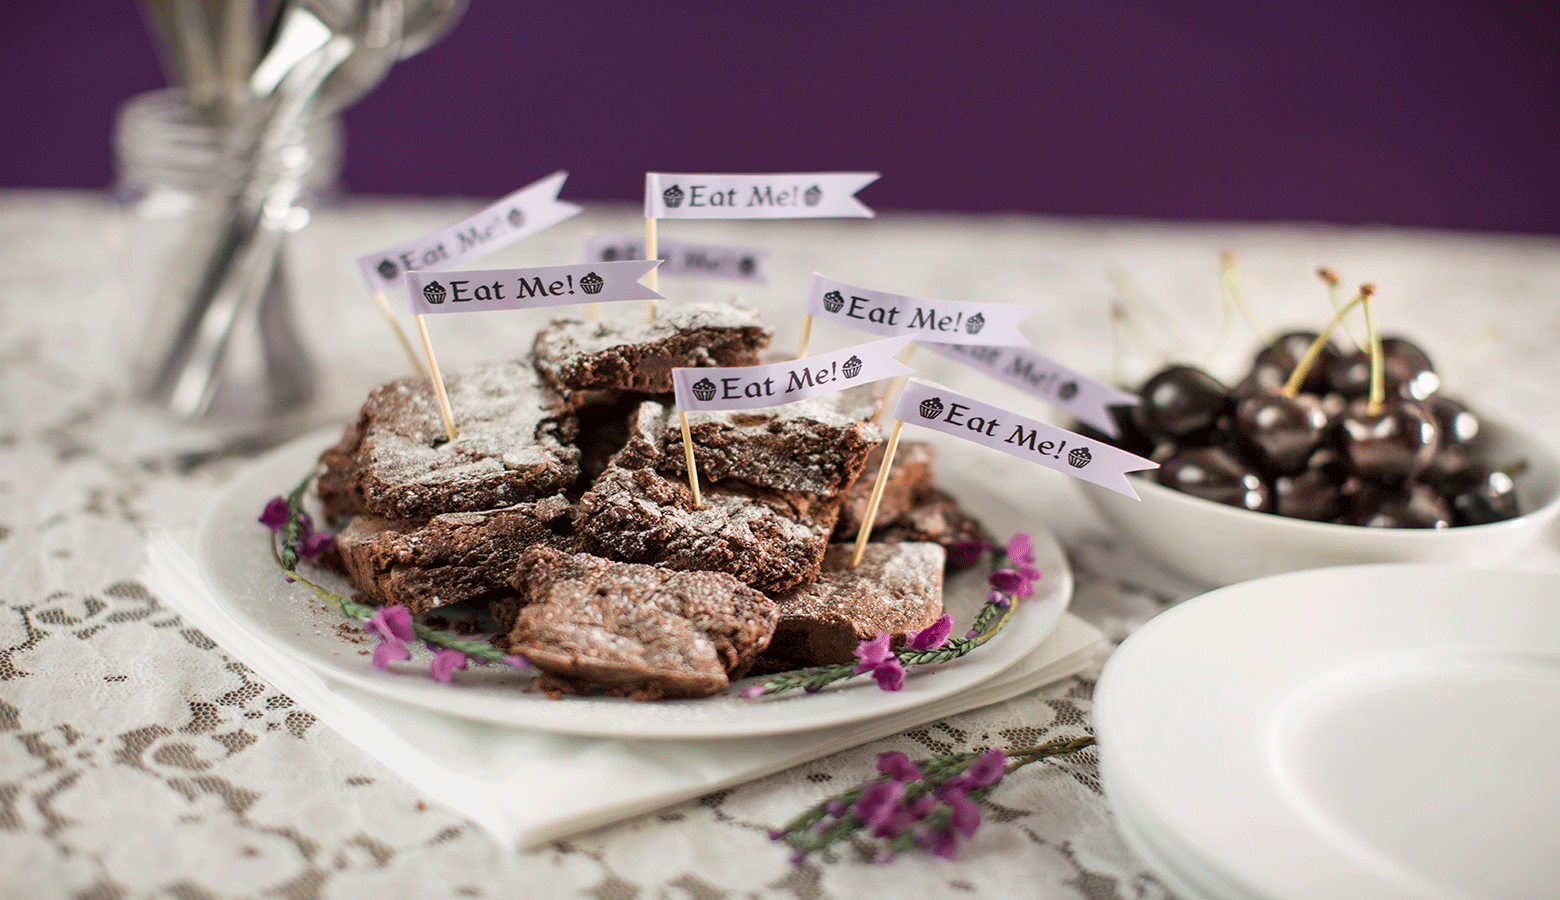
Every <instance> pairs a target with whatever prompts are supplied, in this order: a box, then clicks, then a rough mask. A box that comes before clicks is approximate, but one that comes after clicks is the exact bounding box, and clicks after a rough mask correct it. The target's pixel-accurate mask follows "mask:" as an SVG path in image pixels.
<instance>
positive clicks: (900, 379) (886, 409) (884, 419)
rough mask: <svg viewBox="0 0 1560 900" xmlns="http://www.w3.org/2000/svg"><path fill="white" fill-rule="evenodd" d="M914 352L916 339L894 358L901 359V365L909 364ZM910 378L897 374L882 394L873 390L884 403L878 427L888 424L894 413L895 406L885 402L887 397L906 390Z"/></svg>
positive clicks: (875, 396) (874, 396)
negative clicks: (906, 383) (890, 416)
mask: <svg viewBox="0 0 1560 900" xmlns="http://www.w3.org/2000/svg"><path fill="white" fill-rule="evenodd" d="M914 353H915V341H911V342H910V343H909V345H908V346H906V347H905V349H903V350H901V351H899V355H898V356H896V357H894V358H895V359H897V360H899V362H900V364H901V365H906V366H908V365H909V364H910V357H911V356H912V355H913V354H914ZM909 379H910V376H908V375H896V376H894V380H893V381H890V382H889V383H888V388H887V389H886V390H885V391H883V393H881V394H878V393H876V391H877V389H876V388H873V391H874V394H873V399H875V400H877V401H879V402H882V403H883V406H882V412H881V413H879V416H880V417H881V418H880V419H879V421H878V427H882V426H885V425H887V424H888V416H889V415H891V414H892V410H893V408H894V407H893V406H892V405H890V404H888V403H887V402H884V401H885V400H886V399H887V398H889V397H892V396H894V395H896V394H898V393H899V392H900V391H902V390H904V389H905V382H906V381H908V380H909ZM881 383H882V382H879V384H881Z"/></svg>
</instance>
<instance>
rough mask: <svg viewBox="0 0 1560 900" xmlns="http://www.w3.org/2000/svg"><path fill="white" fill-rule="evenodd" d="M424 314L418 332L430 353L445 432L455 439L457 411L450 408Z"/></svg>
mask: <svg viewBox="0 0 1560 900" xmlns="http://www.w3.org/2000/svg"><path fill="white" fill-rule="evenodd" d="M424 318H425V317H424V316H418V317H417V333H418V334H420V335H422V345H423V352H425V353H427V354H428V370H429V376H428V378H429V380H430V381H432V382H433V392H434V394H436V395H437V396H438V398H439V415H441V416H443V417H444V433H445V434H446V435H448V436H449V439H450V440H452V441H453V440H455V413H454V411H453V410H451V409H450V397H449V394H447V393H445V392H444V379H443V378H442V377H440V375H439V360H438V359H437V358H435V357H434V355H433V339H432V338H430V337H428V323H427V322H424V321H423V319H424Z"/></svg>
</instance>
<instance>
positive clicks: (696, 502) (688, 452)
mask: <svg viewBox="0 0 1560 900" xmlns="http://www.w3.org/2000/svg"><path fill="white" fill-rule="evenodd" d="M652 302H654V301H652ZM677 415H678V416H679V417H681V419H682V437H683V457H684V458H685V459H687V460H688V490H689V491H690V492H692V494H693V508H694V509H698V508H699V507H701V506H703V505H704V500H703V499H702V498H701V497H700V496H699V469H698V467H697V466H696V465H695V464H694V461H693V432H692V431H690V430H689V429H688V414H687V413H685V412H683V411H682V410H680V409H679V410H678V411H677Z"/></svg>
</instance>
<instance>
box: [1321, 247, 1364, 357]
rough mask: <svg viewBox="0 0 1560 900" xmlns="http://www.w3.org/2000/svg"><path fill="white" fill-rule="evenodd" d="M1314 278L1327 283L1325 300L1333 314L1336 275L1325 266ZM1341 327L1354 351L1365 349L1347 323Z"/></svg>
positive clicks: (1335, 306)
mask: <svg viewBox="0 0 1560 900" xmlns="http://www.w3.org/2000/svg"><path fill="white" fill-rule="evenodd" d="M1316 277H1318V278H1320V279H1322V280H1323V281H1325V282H1327V299H1328V301H1329V302H1331V303H1332V308H1333V312H1335V313H1336V312H1337V311H1338V273H1337V272H1334V271H1333V270H1332V269H1329V268H1328V267H1326V266H1322V267H1321V268H1319V269H1317V270H1316ZM1342 325H1343V333H1344V334H1347V335H1348V336H1349V340H1351V341H1353V342H1354V349H1356V350H1363V349H1365V345H1364V344H1362V343H1360V339H1359V338H1358V337H1356V336H1355V334H1354V331H1353V329H1351V328H1349V323H1347V322H1344V323H1342Z"/></svg>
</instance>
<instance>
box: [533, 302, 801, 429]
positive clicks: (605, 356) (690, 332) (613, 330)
mask: <svg viewBox="0 0 1560 900" xmlns="http://www.w3.org/2000/svg"><path fill="white" fill-rule="evenodd" d="M773 337H774V332H772V331H770V330H769V329H768V328H765V327H764V325H763V323H762V322H760V321H759V319H758V314H757V313H756V312H754V311H753V310H752V309H750V308H748V307H746V306H740V305H737V304H734V303H690V304H687V305H685V306H679V307H674V308H671V309H668V310H666V311H665V312H663V313H662V314H661V315H660V316H659V317H658V318H656V319H655V320H654V321H652V322H644V321H635V320H634V319H633V318H632V317H631V316H626V315H625V316H622V317H618V318H616V319H614V320H612V321H607V320H601V321H596V322H580V321H577V320H566V319H560V320H558V321H555V322H553V323H552V325H551V326H549V327H547V328H545V329H543V330H542V331H541V332H540V333H538V334H537V335H536V343H535V345H534V349H533V353H532V355H533V357H534V359H535V362H536V370H537V371H538V372H539V373H541V376H542V379H543V381H545V382H546V383H547V385H548V386H549V387H551V388H552V389H553V390H555V391H557V392H558V394H560V395H562V396H563V397H564V398H565V399H566V400H567V401H568V402H569V404H570V406H579V405H581V402H582V398H581V396H577V395H583V399H584V400H585V401H594V400H596V399H601V398H602V396H603V395H602V392H612V391H624V390H627V391H637V392H639V393H643V394H670V393H671V392H672V369H674V368H678V367H683V366H751V365H755V364H757V363H758V353H759V351H760V350H762V349H763V348H765V347H767V346H769V341H770V340H771V339H772V338H773Z"/></svg>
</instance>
